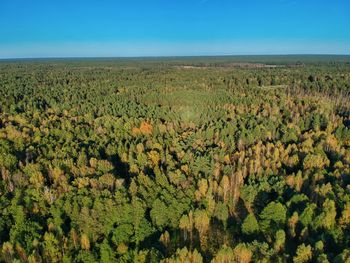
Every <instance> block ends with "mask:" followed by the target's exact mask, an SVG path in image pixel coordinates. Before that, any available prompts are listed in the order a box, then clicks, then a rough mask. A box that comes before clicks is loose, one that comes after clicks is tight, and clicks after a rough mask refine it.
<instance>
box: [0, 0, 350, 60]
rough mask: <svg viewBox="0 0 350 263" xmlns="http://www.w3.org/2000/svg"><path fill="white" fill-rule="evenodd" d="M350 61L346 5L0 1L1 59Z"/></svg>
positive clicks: (292, 0) (258, 0)
mask: <svg viewBox="0 0 350 263" xmlns="http://www.w3.org/2000/svg"><path fill="white" fill-rule="evenodd" d="M302 53H308V54H310V53H314V54H322V53H324V54H350V1H349V0H327V1H326V0H236V1H234V0H231V1H229V0H143V1H141V0H124V1H122V0H30V1H29V0H0V58H13V57H84V56H176V55H230V54H233V55H234V54H302Z"/></svg>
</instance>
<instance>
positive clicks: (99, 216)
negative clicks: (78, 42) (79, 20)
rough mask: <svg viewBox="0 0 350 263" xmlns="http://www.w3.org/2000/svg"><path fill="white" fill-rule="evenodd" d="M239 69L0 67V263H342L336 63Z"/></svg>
mask: <svg viewBox="0 0 350 263" xmlns="http://www.w3.org/2000/svg"><path fill="white" fill-rule="evenodd" d="M250 59H253V58H250ZM254 59H255V60H257V61H258V62H260V63H257V61H254V63H253V62H252V61H250V60H249V59H247V58H244V57H240V58H191V59H162V60H158V59H147V60H139V59H135V60H126V59H125V60H124V59H121V60H114V59H111V60H104V61H99V60H81V61H79V60H69V61H66V60H62V61H54V62H52V61H40V62H29V61H21V62H8V61H7V62H6V61H5V62H0V72H1V74H0V176H1V177H0V178H1V180H0V244H1V247H0V257H1V259H0V261H4V262H46V261H47V262H161V261H163V262H188V261H191V262H210V261H212V262H214V263H215V262H217V263H219V262H274V261H277V262H289V261H295V262H309V261H312V262H347V261H349V249H348V246H349V244H350V235H349V222H350V206H349V204H350V195H349V182H350V180H349V171H350V141H349V139H350V127H349V124H350V123H349V112H350V107H349V101H350V100H349V89H350V84H349V83H350V70H349V69H350V66H349V65H350V64H349V58H348V57H334V58H332V59H331V60H330V59H325V58H317V57H315V58H308V57H299V56H297V57H290V58H283V57H273V58H265V57H257V58H254ZM300 61H302V62H303V63H299V62H300ZM248 62H249V63H248ZM265 63H266V64H265Z"/></svg>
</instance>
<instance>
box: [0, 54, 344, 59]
mask: <svg viewBox="0 0 350 263" xmlns="http://www.w3.org/2000/svg"><path fill="white" fill-rule="evenodd" d="M262 56H267V57H278V56H288V57H293V56H295V57H296V56H323V57H330V56H335V57H340V56H346V57H347V56H349V57H350V53H280V54H268V53H267V54H263V53H261V54H224V55H223V54H218V55H215V54H213V55H145V56H137V55H135V56H48V57H4V58H0V61H11V60H50V59H52V60H55V59H57V60H61V59H137V58H140V59H142V58H201V57H207V58H216V57H262Z"/></svg>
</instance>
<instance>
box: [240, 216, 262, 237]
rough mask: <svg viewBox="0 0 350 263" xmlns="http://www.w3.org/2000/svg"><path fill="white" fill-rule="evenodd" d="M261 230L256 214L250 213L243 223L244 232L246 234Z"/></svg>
mask: <svg viewBox="0 0 350 263" xmlns="http://www.w3.org/2000/svg"><path fill="white" fill-rule="evenodd" d="M258 231H259V224H258V221H257V220H256V218H255V216H254V214H249V215H248V216H247V217H246V218H245V219H244V221H243V223H242V233H243V234H246V235H252V234H256V233H257V232H258Z"/></svg>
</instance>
